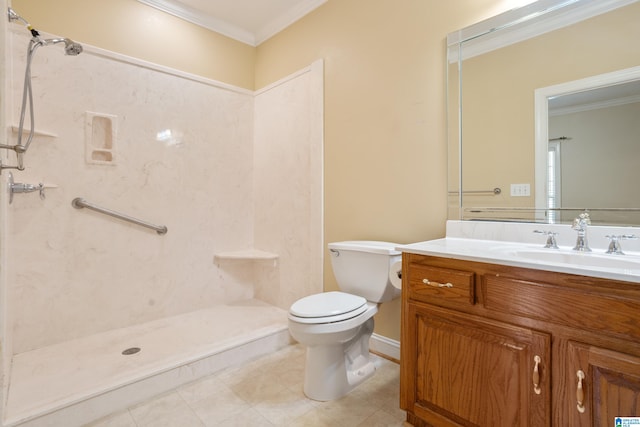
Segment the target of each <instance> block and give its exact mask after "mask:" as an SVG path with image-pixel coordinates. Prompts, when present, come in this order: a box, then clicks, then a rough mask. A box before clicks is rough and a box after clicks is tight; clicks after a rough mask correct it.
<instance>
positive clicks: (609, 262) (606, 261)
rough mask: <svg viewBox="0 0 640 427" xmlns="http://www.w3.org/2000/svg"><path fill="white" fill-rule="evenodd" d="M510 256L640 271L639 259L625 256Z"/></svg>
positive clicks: (554, 253) (539, 253)
mask: <svg viewBox="0 0 640 427" xmlns="http://www.w3.org/2000/svg"><path fill="white" fill-rule="evenodd" d="M511 255H513V256H515V257H517V258H521V259H523V260H529V261H540V262H545V263H546V262H549V263H556V264H568V265H580V266H587V267H594V268H614V269H622V270H640V258H636V257H633V258H627V255H598V254H593V253H585V252H559V251H555V250H553V249H549V250H544V251H543V250H515V251H513V252H511Z"/></svg>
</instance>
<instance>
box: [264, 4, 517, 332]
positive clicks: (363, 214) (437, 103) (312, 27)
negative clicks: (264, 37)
mask: <svg viewBox="0 0 640 427" xmlns="http://www.w3.org/2000/svg"><path fill="white" fill-rule="evenodd" d="M511 5H513V3H511V4H510V5H508V4H507V2H505V1H498V0H481V1H480V0H447V1H441V0H403V1H398V0H375V1H371V0H329V1H328V2H327V3H326V4H325V5H324V6H322V7H320V8H319V9H317V10H316V11H314V12H313V13H311V14H310V15H308V16H307V17H305V18H304V19H302V20H301V21H299V22H298V23H296V24H294V25H292V26H291V27H289V28H288V29H286V30H285V31H283V32H281V33H280V34H278V35H276V36H275V37H272V38H271V39H270V40H268V41H266V42H265V43H263V44H261V45H260V46H259V47H258V55H257V59H256V87H261V86H264V85H266V84H268V83H269V82H270V81H272V80H274V79H277V78H278V77H279V76H282V75H286V74H287V73H290V72H293V71H295V70H296V69H298V68H300V67H302V66H304V65H305V64H308V63H310V62H311V61H313V60H314V59H316V58H323V59H324V61H325V168H324V174H325V183H324V184H325V242H331V241H340V240H350V239H374V240H389V241H394V242H400V243H408V242H415V241H420V240H428V239H433V238H438V237H442V236H444V232H445V220H446V216H447V212H446V201H447V199H446V191H447V188H446V180H447V166H446V165H447V161H446V160H447V143H446V140H447V138H446V131H445V48H446V41H445V40H446V35H447V34H448V33H449V32H452V31H455V30H457V29H459V28H462V27H464V26H467V25H469V24H471V23H473V22H476V21H478V20H480V19H484V18H487V17H489V16H491V15H494V14H496V13H498V12H500V11H503V10H505V9H506V8H507V7H508V6H511ZM499 8H502V10H499ZM330 262H331V261H330V259H329V257H325V269H324V273H325V288H326V289H336V288H337V286H336V283H335V279H334V276H333V273H332V271H331V265H330ZM376 322H377V323H376V333H379V334H381V335H384V336H387V337H389V338H392V339H396V340H399V337H400V303H399V301H393V302H390V303H387V304H384V305H383V307H382V308H381V311H380V313H379V314H378V315H377V317H376Z"/></svg>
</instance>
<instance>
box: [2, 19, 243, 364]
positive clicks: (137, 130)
mask: <svg viewBox="0 0 640 427" xmlns="http://www.w3.org/2000/svg"><path fill="white" fill-rule="evenodd" d="M23 33H25V31H24V29H23V28H18V29H14V30H13V32H12V34H11V39H12V40H11V46H12V51H11V52H9V59H8V60H9V61H12V62H13V63H12V64H11V73H12V75H11V76H10V82H9V83H10V87H11V90H12V93H11V96H12V100H11V102H10V103H9V111H8V112H7V115H8V122H9V125H17V124H18V119H19V109H20V100H21V97H22V93H21V92H22V78H23V75H24V68H25V56H26V54H25V51H26V46H27V43H28V38H27V37H26V36H25V35H24V34H23ZM148 65H149V64H144V63H141V62H139V61H134V60H132V61H130V58H122V57H117V56H114V55H112V54H110V53H106V52H103V51H100V50H98V49H93V48H88V49H87V48H86V47H85V52H84V53H82V54H81V55H79V56H77V57H69V56H64V55H63V48H62V47H60V46H47V47H41V48H40V49H39V50H38V51H37V53H36V55H35V58H34V60H33V64H32V75H33V93H34V102H35V110H36V111H35V117H36V130H37V131H40V132H43V133H45V135H38V136H36V137H35V139H34V141H33V143H32V145H31V147H30V149H29V151H28V152H27V154H26V156H25V164H26V170H25V171H23V172H13V174H14V179H15V180H16V181H17V182H27V183H32V184H37V183H39V182H43V183H45V185H48V186H50V187H51V188H47V189H46V198H45V199H44V200H42V199H40V198H39V197H38V194H37V193H30V194H17V195H15V196H14V200H13V203H12V204H11V205H9V206H8V218H7V236H6V240H7V251H6V252H5V253H6V256H7V260H6V264H7V265H8V271H7V276H6V277H7V283H6V284H5V286H6V289H7V295H8V305H9V308H10V310H9V312H10V323H11V326H12V333H11V335H12V339H13V350H14V353H20V352H23V351H27V350H30V349H33V348H38V347H42V346H45V345H48V344H52V343H57V342H62V341H65V340H69V339H73V338H76V337H81V336H85V335H89V334H93V333H96V332H100V331H104V330H109V329H113V328H118V327H124V326H127V325H131V324H136V323H141V322H144V321H148V320H153V319H157V318H160V317H165V316H170V315H174V314H179V313H183V312H187V311H192V310H197V309H199V308H205V307H210V306H212V305H215V304H224V303H228V302H233V301H236V300H241V299H246V298H252V297H253V296H254V287H253V279H254V277H253V271H252V270H251V269H249V270H247V269H246V266H238V267H237V268H234V266H233V265H225V267H224V268H221V267H219V266H217V265H216V264H215V263H214V262H213V255H214V253H217V252H224V251H233V250H242V249H247V248H251V247H252V246H253V239H254V228H253V221H254V210H253V194H254V193H253V111H254V96H253V93H250V92H247V91H244V90H240V89H236V88H232V87H226V86H224V85H218V84H213V83H212V82H210V81H206V80H204V79H199V78H196V77H193V76H184V75H176V74H173V73H172V72H170V70H163V69H160V68H157V67H153V66H148ZM87 112H90V113H93V114H94V116H95V113H97V115H98V116H99V117H102V116H103V115H104V117H107V119H104V120H102V119H101V121H99V123H100V124H101V126H102V125H104V124H105V123H106V124H109V123H111V122H112V123H113V125H114V127H113V132H112V136H111V139H112V143H111V146H110V148H109V149H110V150H112V154H113V157H110V156H106V157H104V158H103V157H98V160H101V161H98V162H87V160H86V158H85V148H86V147H85V143H86V141H85V126H86V123H85V121H86V117H87ZM94 116H91V115H90V116H89V117H94ZM169 131H170V133H169ZM105 132H106V133H105ZM109 132H111V131H105V130H104V128H103V127H102V128H100V129H98V133H99V135H98V140H99V141H104V140H105V139H107V140H108V139H109V138H110V137H109V136H108V135H109ZM49 134H50V135H49ZM88 134H89V135H91V134H92V133H91V132H89V133H88ZM105 135H106V136H105ZM15 137H16V133H14V134H13V138H14V141H15ZM107 145H108V144H107ZM9 157H10V160H11V163H13V161H14V159H13V156H12V155H10V156H9ZM110 158H111V159H112V161H104V160H109V159H110ZM5 174H6V172H5ZM76 197H83V198H85V199H86V200H87V201H89V202H91V203H95V204H96V205H100V206H104V207H106V208H109V209H112V210H115V211H121V212H123V213H126V214H128V215H131V216H133V217H137V218H140V219H143V220H145V221H149V222H152V223H155V224H160V225H166V226H167V227H168V230H169V231H168V233H167V234H166V235H164V236H160V235H158V234H156V233H155V232H154V231H151V230H147V229H144V228H141V227H139V226H136V225H132V224H128V223H125V222H123V221H120V220H117V219H113V218H110V217H107V216H104V215H101V214H99V213H96V212H93V211H90V210H87V209H83V210H77V209H74V208H73V207H72V206H71V201H72V200H73V199H74V198H76ZM2 203H8V200H7V197H6V195H3V196H2Z"/></svg>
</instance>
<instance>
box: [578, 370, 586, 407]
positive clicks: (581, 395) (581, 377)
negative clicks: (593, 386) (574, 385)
mask: <svg viewBox="0 0 640 427" xmlns="http://www.w3.org/2000/svg"><path fill="white" fill-rule="evenodd" d="M576 375H577V376H578V389H577V391H576V398H577V399H578V404H577V405H576V406H577V408H578V412H580V413H581V414H582V413H584V411H585V407H584V388H583V387H582V381H583V380H584V378H585V375H584V372H582V371H578V372H576Z"/></svg>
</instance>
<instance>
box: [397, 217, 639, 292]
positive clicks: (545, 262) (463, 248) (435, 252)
mask: <svg viewBox="0 0 640 427" xmlns="http://www.w3.org/2000/svg"><path fill="white" fill-rule="evenodd" d="M454 228H455V227H454ZM538 228H541V227H539V226H538ZM542 228H544V227H542ZM447 230H448V234H456V233H449V224H447ZM540 237H541V236H537V238H536V240H538V241H539V243H535V244H534V243H530V242H523V243H520V242H514V241H508V240H500V239H496V240H487V239H476V238H469V237H450V236H449V237H446V238H443V239H437V240H429V241H426V242H418V243H413V244H408V245H401V246H398V247H397V248H396V249H397V250H399V251H401V252H408V253H414V254H421V255H431V256H437V257H442V258H454V259H461V260H467V261H477V262H484V263H490V264H501V265H508V266H513V267H522V268H532V269H536V270H547V271H557V272H560V273H568V274H579V275H582V276H591V277H600V278H604V279H614V280H622V281H626V282H634V283H640V252H638V251H630V250H625V255H613V254H605V253H604V250H603V249H601V248H594V250H593V252H589V253H582V252H577V251H573V250H572V246H566V245H564V246H563V245H562V244H561V245H560V248H559V249H546V248H544V243H545V241H544V238H540ZM542 237H544V236H542ZM625 243H626V242H625ZM634 249H635V248H634Z"/></svg>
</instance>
